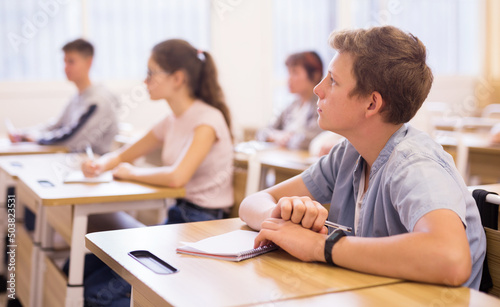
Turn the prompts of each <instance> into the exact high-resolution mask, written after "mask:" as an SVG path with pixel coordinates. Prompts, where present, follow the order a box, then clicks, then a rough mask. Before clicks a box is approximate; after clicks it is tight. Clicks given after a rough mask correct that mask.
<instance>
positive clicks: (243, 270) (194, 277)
mask: <svg viewBox="0 0 500 307" xmlns="http://www.w3.org/2000/svg"><path fill="white" fill-rule="evenodd" d="M235 229H248V227H247V226H246V225H245V224H244V223H243V222H242V221H241V220H240V219H238V218H236V219H226V220H218V221H209V222H199V223H188V224H177V225H165V226H154V227H147V228H136V229H124V230H117V231H109V232H99V233H92V234H88V235H87V236H86V246H87V248H88V249H89V250H90V251H92V252H93V253H94V254H95V255H97V256H98V257H99V258H100V259H101V260H102V261H104V262H105V263H106V264H107V265H108V266H110V267H111V268H112V269H113V270H115V271H116V272H117V273H118V274H120V276H122V277H123V278H124V279H125V280H127V281H128V282H129V283H130V284H131V285H132V289H133V300H134V302H135V303H136V304H137V305H136V306H165V305H169V304H170V305H175V306H207V305H214V306H229V305H231V306H234V305H248V304H259V303H260V304H263V303H266V302H275V301H279V300H283V299H292V298H299V297H304V296H311V295H319V294H324V293H330V292H339V291H347V290H353V289H359V288H365V287H373V286H379V285H386V284H392V283H397V282H401V280H398V279H393V278H386V277H379V276H373V275H367V274H363V273H358V272H354V271H350V270H346V269H342V268H339V267H332V266H329V265H327V264H320V263H305V262H302V261H300V260H297V259H296V258H294V257H292V256H290V255H289V254H287V253H286V252H284V251H281V250H280V251H275V252H271V253H268V254H264V255H261V256H259V257H256V258H253V259H249V260H245V261H242V262H229V261H223V260H215V259H209V258H202V257H196V256H190V255H183V254H177V253H176V252H175V249H176V248H177V247H178V246H180V245H182V243H181V242H182V241H188V242H189V241H191V242H193V241H197V240H201V239H204V238H207V237H209V236H213V235H218V234H222V233H226V232H229V231H232V230H235ZM134 250H148V251H150V252H151V253H153V254H154V255H156V256H157V257H159V258H161V259H163V260H164V261H165V262H167V263H169V264H170V265H172V266H174V267H175V268H177V269H178V270H179V271H178V272H177V273H174V274H169V275H160V274H156V273H154V272H152V271H151V270H149V269H148V268H146V267H145V266H143V265H142V264H141V263H139V262H137V261H136V260H134V259H133V258H132V257H131V256H129V255H128V253H129V252H131V251H134Z"/></svg>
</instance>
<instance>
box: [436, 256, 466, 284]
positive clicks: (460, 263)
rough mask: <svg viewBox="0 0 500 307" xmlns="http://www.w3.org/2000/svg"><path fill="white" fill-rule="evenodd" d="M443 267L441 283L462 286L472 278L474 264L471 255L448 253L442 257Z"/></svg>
mask: <svg viewBox="0 0 500 307" xmlns="http://www.w3.org/2000/svg"><path fill="white" fill-rule="evenodd" d="M442 263H443V265H442V267H441V270H440V272H439V275H440V276H439V277H438V278H439V279H440V280H441V282H440V283H442V284H445V285H448V286H461V285H463V284H464V283H465V282H466V281H467V280H468V279H469V277H470V275H471V272H472V262H471V258H470V253H467V255H463V253H460V252H456V251H447V252H446V253H445V254H443V255H442Z"/></svg>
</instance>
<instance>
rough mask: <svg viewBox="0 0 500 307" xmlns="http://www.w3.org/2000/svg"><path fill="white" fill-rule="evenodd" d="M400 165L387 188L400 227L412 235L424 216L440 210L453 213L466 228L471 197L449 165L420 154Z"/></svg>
mask: <svg viewBox="0 0 500 307" xmlns="http://www.w3.org/2000/svg"><path fill="white" fill-rule="evenodd" d="M399 161H400V162H399V165H396V166H395V168H391V169H393V171H392V174H391V176H388V178H389V179H388V180H390V182H389V183H388V184H387V185H386V186H387V188H390V192H389V195H390V197H391V202H392V204H393V206H394V208H395V209H396V211H397V212H398V214H399V216H400V219H401V223H402V224H403V225H404V226H405V227H406V229H407V230H408V231H410V232H411V231H413V228H414V227H415V224H416V223H417V222H418V220H419V219H420V218H422V217H423V216H424V215H425V214H427V213H429V212H431V211H433V210H437V209H449V210H452V211H453V212H455V213H456V214H457V215H458V216H459V217H460V219H461V220H462V223H463V224H464V225H465V226H466V227H467V223H466V220H465V214H466V198H467V197H472V196H471V195H470V193H469V192H468V190H467V189H465V188H463V187H464V186H465V183H464V182H463V179H461V178H459V176H458V175H456V174H453V170H452V169H451V168H450V166H449V165H448V164H447V163H445V162H443V161H439V160H435V159H433V158H430V157H428V156H424V155H421V154H412V155H410V156H408V157H406V159H401V160H399ZM460 180H462V182H460ZM465 193H467V195H466V194H465Z"/></svg>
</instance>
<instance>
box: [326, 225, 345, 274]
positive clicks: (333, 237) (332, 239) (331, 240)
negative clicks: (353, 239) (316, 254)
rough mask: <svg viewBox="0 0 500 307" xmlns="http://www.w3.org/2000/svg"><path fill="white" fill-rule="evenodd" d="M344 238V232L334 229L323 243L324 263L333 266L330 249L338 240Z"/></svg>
mask: <svg viewBox="0 0 500 307" xmlns="http://www.w3.org/2000/svg"><path fill="white" fill-rule="evenodd" d="M342 237H345V232H344V231H343V230H341V229H335V230H334V231H333V232H332V233H331V234H330V235H329V236H328V237H327V238H326V241H325V260H326V263H329V264H331V265H335V263H333V259H332V248H333V245H335V243H337V241H338V240H340V238H342Z"/></svg>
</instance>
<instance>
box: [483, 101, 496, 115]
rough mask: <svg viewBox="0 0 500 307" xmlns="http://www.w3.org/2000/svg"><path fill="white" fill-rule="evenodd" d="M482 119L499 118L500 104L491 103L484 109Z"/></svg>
mask: <svg viewBox="0 0 500 307" xmlns="http://www.w3.org/2000/svg"><path fill="white" fill-rule="evenodd" d="M481 116H482V117H489V118H500V103H492V104H489V105H487V106H486V107H484V109H483V112H482V113H481Z"/></svg>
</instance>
